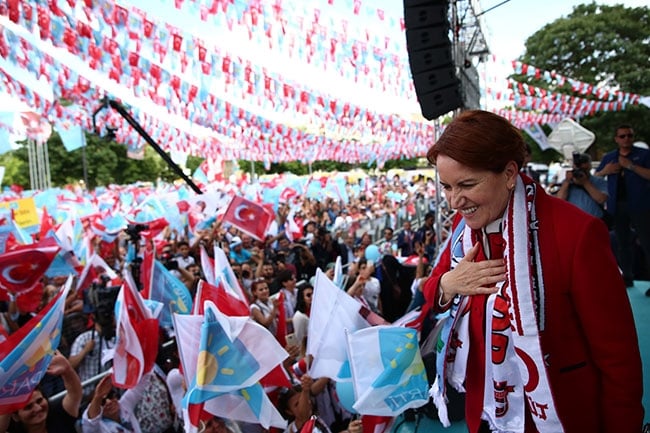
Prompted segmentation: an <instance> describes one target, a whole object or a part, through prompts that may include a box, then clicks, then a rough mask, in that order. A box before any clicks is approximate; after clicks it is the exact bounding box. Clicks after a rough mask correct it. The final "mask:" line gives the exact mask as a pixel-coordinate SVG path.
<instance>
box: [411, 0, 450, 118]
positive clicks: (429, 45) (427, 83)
mask: <svg viewBox="0 0 650 433" xmlns="http://www.w3.org/2000/svg"><path fill="white" fill-rule="evenodd" d="M404 24H405V26H406V48H407V50H408V56H409V66H410V68H411V75H412V77H413V84H414V86H415V93H416V95H417V98H418V102H419V103H420V108H421V110H422V115H423V116H424V117H425V118H426V119H428V120H431V119H435V118H436V117H439V116H441V115H443V114H445V113H447V112H449V111H451V110H454V109H456V108H459V107H461V106H462V96H461V93H460V81H459V80H458V77H457V76H456V67H455V65H454V59H453V56H452V44H451V40H450V38H449V34H450V29H449V18H448V1H446V0H429V1H426V0H404Z"/></svg>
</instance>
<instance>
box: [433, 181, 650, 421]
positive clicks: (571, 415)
mask: <svg viewBox="0 0 650 433" xmlns="http://www.w3.org/2000/svg"><path fill="white" fill-rule="evenodd" d="M536 209H537V215H538V219H539V238H540V250H541V251H540V256H541V262H542V267H543V271H542V272H543V277H544V286H545V294H546V329H545V330H544V331H543V332H541V334H540V335H541V337H540V338H541V347H542V352H543V354H544V356H545V360H546V363H547V372H548V376H549V381H550V387H551V392H552V393H553V397H554V401H555V405H556V408H557V411H558V415H559V417H560V420H561V421H562V424H563V426H564V429H565V432H568V433H572V432H579V433H582V432H594V433H596V432H611V433H627V432H629V433H638V432H639V431H640V430H641V426H642V424H643V415H644V413H643V406H642V404H641V400H642V395H643V383H642V382H643V374H642V368H641V355H640V353H639V345H638V340H637V334H636V328H635V325H634V318H633V315H632V309H631V307H630V302H629V299H628V296H627V290H626V288H625V284H624V282H623V279H622V277H621V275H620V272H619V271H618V266H617V264H616V260H615V258H614V255H613V253H612V250H611V247H610V240H609V234H608V232H607V229H606V228H605V225H604V224H603V223H602V222H601V221H600V220H599V219H597V218H594V217H592V216H590V215H588V214H587V213H585V212H583V211H581V210H580V209H578V208H577V207H575V206H573V205H572V204H569V203H568V202H566V201H562V200H559V199H557V198H555V197H551V196H549V195H548V194H546V193H545V192H543V191H541V190H540V191H539V192H538V194H537V199H536ZM459 221H460V217H457V218H456V220H455V221H454V227H455V226H456V225H457V224H458V222H459ZM449 269H450V253H449V249H448V248H447V250H445V251H444V252H443V254H442V255H441V258H440V261H439V262H438V263H437V264H436V266H435V268H434V270H433V272H432V274H431V276H430V277H429V279H428V280H427V282H426V283H425V286H424V289H423V291H424V295H425V298H426V300H427V306H429V307H433V308H434V310H435V309H436V307H437V306H438V293H437V291H438V282H439V280H440V277H441V276H442V274H444V273H445V272H447V271H448V270H449ZM470 326H471V325H470ZM475 331H476V330H475ZM480 332H483V331H482V330H481V331H480ZM471 333H472V330H470V334H471ZM471 344H472V347H476V346H475V345H474V341H472V343H471ZM477 355H478V356H480V357H481V359H482V358H483V353H481V354H480V355H479V354H474V356H475V357H476V356H477ZM471 357H472V354H470V358H471ZM475 359H476V358H475ZM481 374H483V373H481ZM482 392H483V390H482V389H467V399H466V407H465V412H466V414H476V413H479V414H480V409H481V408H480V407H470V406H472V405H477V404H478V405H481V404H482V396H481V397H480V398H477V396H476V395H472V394H473V393H480V394H482ZM477 402H478V403H477ZM473 418H476V417H475V416H474V417H473ZM529 421H530V422H529ZM479 423H480V421H479V420H476V419H470V417H469V416H468V419H467V424H468V427H469V429H470V432H472V433H474V432H476V431H477V429H478V425H479ZM535 431H536V429H535V426H534V424H532V419H531V418H530V417H527V423H526V432H535Z"/></svg>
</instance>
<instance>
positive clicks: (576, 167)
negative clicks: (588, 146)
mask: <svg viewBox="0 0 650 433" xmlns="http://www.w3.org/2000/svg"><path fill="white" fill-rule="evenodd" d="M590 162H591V158H590V157H589V155H587V154H586V153H580V152H573V170H571V173H572V174H573V177H575V178H576V179H582V178H585V177H587V176H589V173H588V172H587V171H586V170H585V169H583V168H580V166H582V165H584V164H588V163H590Z"/></svg>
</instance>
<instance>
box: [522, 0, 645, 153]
mask: <svg viewBox="0 0 650 433" xmlns="http://www.w3.org/2000/svg"><path fill="white" fill-rule="evenodd" d="M649 41H650V9H649V8H648V7H637V8H629V7H624V6H622V5H616V6H604V5H597V4H596V3H589V4H582V5H578V6H575V7H574V8H573V11H572V13H571V14H569V15H568V16H567V17H564V18H560V19H558V20H555V21H553V22H552V23H549V24H547V25H546V26H544V27H543V28H542V29H540V30H538V31H537V32H535V33H534V34H533V35H532V36H530V37H529V38H528V39H527V40H526V51H525V53H524V55H523V56H522V57H521V58H520V60H521V61H522V62H524V63H526V64H530V65H533V66H535V67H537V68H539V69H542V70H548V71H555V72H557V73H558V74H560V75H563V76H565V77H569V78H572V79H575V80H579V81H582V82H585V83H590V84H594V85H597V86H607V87H609V88H615V89H620V91H622V92H628V93H634V94H639V95H650V63H649V61H648V59H650V43H648V42H649ZM514 78H515V79H516V80H517V81H520V82H527V83H529V84H532V85H535V86H539V87H544V88H547V89H548V90H551V91H553V92H560V93H569V94H572V95H574V96H579V97H583V98H584V97H585V96H584V95H581V94H574V93H572V91H571V88H570V85H569V84H568V83H567V84H565V85H564V86H562V87H560V86H558V84H557V83H555V82H553V83H551V84H548V83H547V82H546V81H543V80H536V79H535V78H533V77H525V76H515V77H514ZM579 121H580V123H581V124H582V125H583V126H584V127H586V128H587V129H589V130H591V131H593V132H594V133H595V134H596V142H595V143H594V145H592V149H590V150H591V153H592V154H594V156H596V157H600V156H601V155H602V153H604V152H606V151H608V150H610V149H612V148H614V147H615V145H614V142H613V135H614V131H615V128H616V127H617V126H618V125H619V124H622V123H629V124H631V125H633V127H634V129H635V132H636V133H637V137H638V139H640V140H643V141H646V142H649V141H650V110H649V109H648V108H647V107H645V106H632V105H628V106H627V108H626V109H625V110H623V111H619V112H601V113H598V114H596V115H594V116H589V117H585V118H583V119H579Z"/></svg>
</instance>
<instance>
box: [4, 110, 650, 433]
mask: <svg viewBox="0 0 650 433" xmlns="http://www.w3.org/2000/svg"><path fill="white" fill-rule="evenodd" d="M632 139H633V131H632V128H631V127H629V126H627V125H623V126H621V127H619V128H618V129H617V131H616V135H615V140H616V142H617V144H618V146H619V147H618V149H617V150H615V151H614V152H611V153H609V154H607V155H606V156H605V157H604V158H603V160H602V161H601V163H600V165H599V167H598V168H597V170H596V173H595V175H594V174H592V173H591V161H590V160H589V159H588V157H585V156H578V157H576V159H575V161H574V162H575V167H574V170H573V171H571V172H569V173H568V174H567V175H566V176H567V177H566V180H565V181H564V182H562V184H561V185H560V186H559V188H558V190H557V192H556V195H557V196H558V197H559V198H560V199H562V200H555V199H552V198H550V197H549V195H548V194H547V193H546V191H545V189H544V188H541V187H540V185H539V184H538V183H536V182H535V181H534V180H533V179H531V178H529V177H528V176H526V175H523V174H522V169H523V168H525V159H526V147H525V145H524V142H523V139H522V137H521V134H520V133H519V132H518V131H517V130H516V129H515V128H514V127H512V126H511V125H510V124H509V123H508V122H507V121H506V120H505V119H503V118H500V117H499V116H496V115H494V114H491V113H487V112H482V111H470V112H467V113H463V114H461V115H460V116H458V117H457V118H456V119H455V120H454V121H453V122H452V123H451V124H450V125H448V126H447V128H446V129H445V132H444V133H443V135H442V136H441V137H440V138H439V140H438V142H437V144H436V145H435V146H433V147H432V148H431V149H430V151H429V154H428V159H429V161H430V162H431V163H432V164H433V165H435V166H436V168H437V170H438V173H439V176H440V182H441V183H440V185H441V188H442V192H443V193H444V194H445V196H446V199H447V203H448V207H447V208H441V209H436V208H435V207H433V206H428V205H425V207H424V211H423V212H422V215H421V218H418V217H419V216H420V215H419V214H420V211H421V209H422V206H421V203H429V202H430V203H434V202H435V201H434V200H433V195H434V194H435V191H436V188H435V185H434V183H433V180H432V179H430V178H425V177H420V178H414V179H410V180H404V179H401V178H400V177H399V176H397V175H396V176H394V177H393V178H391V179H389V178H387V177H386V176H382V177H379V178H378V179H377V180H376V183H375V185H374V188H373V189H368V190H367V191H366V192H365V193H364V194H360V195H359V196H355V197H351V199H350V201H349V202H348V203H343V202H341V201H339V200H335V199H333V198H327V199H325V200H314V199H309V198H306V197H303V196H300V195H298V196H296V197H292V198H291V199H290V200H289V201H281V202H280V203H279V204H278V206H277V209H276V211H275V220H274V221H273V222H272V223H271V225H270V227H269V229H268V230H267V234H266V237H265V238H264V239H255V238H253V237H252V236H251V234H249V233H247V232H244V231H242V230H240V229H238V228H237V226H235V225H231V224H226V223H223V222H222V221H220V220H219V219H216V220H215V221H214V223H213V224H212V225H210V226H209V227H206V228H203V229H199V230H197V231H196V232H194V233H189V232H188V231H185V232H183V233H178V232H176V231H175V230H173V229H170V228H167V229H166V230H164V231H163V232H162V234H161V235H160V236H159V237H158V239H156V240H155V247H156V255H157V257H156V258H157V260H159V261H160V262H161V263H162V264H164V265H165V267H166V268H167V269H169V270H170V272H171V273H172V275H174V277H176V278H178V279H179V280H180V281H181V282H182V283H183V284H184V285H185V286H186V287H187V289H188V291H189V292H190V294H191V296H195V294H196V291H197V286H198V283H199V281H200V280H201V279H204V277H205V275H204V269H203V266H202V261H201V249H204V251H206V252H207V253H208V254H209V255H211V254H212V252H213V251H214V247H215V246H217V247H219V248H221V249H222V250H223V251H224V252H225V254H226V255H227V257H228V258H229V261H230V266H231V268H232V270H233V271H234V274H235V275H236V277H237V279H238V284H239V285H240V287H241V288H242V290H243V293H245V296H246V297H247V299H246V301H247V303H248V304H249V305H250V317H251V318H252V319H253V320H254V321H256V322H258V323H259V324H260V325H262V326H264V327H265V328H267V329H268V330H269V331H270V332H271V333H272V334H274V335H276V334H277V333H278V332H279V327H278V324H279V317H278V316H279V315H281V314H284V315H285V317H284V319H285V323H286V331H285V332H286V335H283V336H282V337H285V338H286V337H290V338H286V341H287V345H286V350H287V352H288V353H289V355H290V356H289V358H287V360H286V361H285V363H284V364H283V365H284V368H285V369H286V370H287V372H288V374H289V375H290V377H291V379H292V381H293V383H294V385H293V386H292V387H291V388H287V389H283V390H280V392H278V393H277V394H276V398H275V399H274V402H275V403H276V405H277V408H278V410H279V412H280V413H281V414H282V415H283V416H284V417H285V418H286V419H287V420H288V422H289V427H288V428H287V431H288V432H290V433H297V432H298V431H300V429H301V428H302V426H303V425H305V424H306V423H307V422H309V421H310V420H312V419H316V420H317V422H316V424H315V425H314V428H315V429H316V430H319V431H321V432H328V431H331V432H333V433H336V432H341V431H349V432H351V433H359V432H360V431H361V428H362V426H361V424H360V421H359V420H357V419H356V418H355V417H354V416H353V414H352V413H351V411H350V410H349V409H350V408H349V407H345V405H344V404H342V403H341V400H340V399H339V398H338V396H337V390H336V386H335V383H334V382H333V381H332V380H331V379H329V378H311V377H310V376H309V375H308V374H307V373H306V369H305V362H306V361H307V362H308V357H307V355H306V348H307V339H308V322H309V316H310V310H311V305H312V296H313V293H314V277H315V275H316V272H317V269H320V270H322V271H323V272H324V273H325V274H326V275H327V276H328V277H329V278H330V279H332V280H334V278H335V272H336V267H337V261H340V264H341V269H342V270H343V272H342V280H341V281H340V282H338V284H340V287H341V289H343V290H345V291H347V293H348V294H349V295H350V296H352V297H353V298H355V299H357V300H358V301H359V302H360V303H361V304H363V305H365V306H366V307H367V308H368V309H369V310H370V311H372V312H374V313H376V314H377V315H379V316H381V317H382V318H383V319H384V320H385V321H386V322H389V323H390V322H393V321H395V320H396V319H398V318H400V317H402V316H403V315H404V314H405V313H406V312H407V311H409V310H411V309H412V308H414V307H415V306H420V307H422V311H423V313H422V314H423V315H427V317H428V318H431V317H435V318H436V319H434V320H440V319H439V318H441V317H447V316H449V317H451V318H452V319H454V318H456V319H458V320H456V319H454V320H452V319H449V320H447V322H446V323H445V324H444V326H442V327H441V329H442V331H441V336H440V338H441V340H440V341H442V342H444V350H447V351H448V352H447V353H446V356H444V357H438V358H439V359H438V360H437V363H438V365H437V367H438V368H437V372H438V375H440V374H442V372H443V371H453V372H454V374H455V375H454V376H453V377H446V378H442V383H444V381H445V380H449V381H450V382H451V384H452V386H454V387H456V388H457V389H458V390H465V391H466V403H465V407H466V410H465V418H466V420H467V425H468V428H469V431H470V432H472V433H476V432H484V431H491V430H494V429H505V430H508V431H521V432H524V431H526V432H528V431H539V432H546V431H562V428H563V429H564V431H568V432H577V431H611V432H613V431H617V432H619V431H620V432H627V431H629V432H632V431H639V428H640V424H641V423H642V419H643V408H642V406H641V393H642V385H641V383H642V374H641V361H640V355H639V350H638V344H637V340H636V331H635V328H634V322H633V320H632V314H631V310H630V305H629V301H628V299H627V294H626V292H625V290H620V289H621V288H624V287H625V285H627V286H630V285H631V284H632V280H633V278H634V274H633V269H632V263H631V261H632V258H631V257H630V256H629V255H628V252H629V251H631V249H630V247H629V246H630V243H631V242H639V244H640V245H641V247H642V248H643V251H644V252H645V253H646V257H647V258H650V243H649V242H650V239H649V237H650V227H649V226H648V224H650V207H649V206H650V201H649V200H647V197H649V196H650V195H649V192H650V186H649V185H650V181H649V180H648V179H650V156H649V153H648V152H647V151H643V150H640V149H637V148H633V147H632V146H631V144H632ZM469 149H471V151H470V150H469ZM602 176H606V177H607V178H606V180H605V179H604V178H603V177H602ZM566 202H569V203H572V204H573V205H575V206H573V205H571V204H569V203H566ZM578 208H581V209H582V210H584V211H586V212H587V213H583V212H581V211H579V210H578ZM436 212H442V213H444V215H442V216H441V218H437V215H436ZM452 213H453V215H454V218H453V223H451V225H449V226H446V227H444V228H445V229H446V230H441V229H442V227H438V226H437V225H436V221H438V222H440V221H444V220H446V218H447V217H448V216H450V215H452ZM587 214H590V215H587ZM606 215H611V216H612V222H611V224H612V225H611V227H612V233H613V235H612V239H614V241H615V242H614V246H613V248H610V237H609V236H608V231H607V230H606V228H605V226H604V225H603V224H601V223H600V222H599V221H598V220H599V219H605V216H606ZM205 217H206V218H207V217H208V216H207V215H206V216H205ZM295 227H298V231H297V232H296V231H295ZM445 231H446V232H447V233H448V234H447V235H445V236H444V237H448V239H444V238H443V232H445ZM89 233H90V232H89ZM378 233H381V234H380V235H379V236H378V235H377V234H378ZM633 234H634V236H633ZM439 237H440V238H439ZM635 239H637V240H635ZM445 240H446V241H447V242H443V241H445ZM95 241H96V243H95V247H96V250H97V252H98V253H101V255H102V257H103V259H104V260H105V261H106V263H108V265H109V266H110V267H111V268H112V269H113V270H115V271H116V272H117V273H118V274H119V273H121V272H122V271H124V270H125V269H128V268H127V266H128V263H127V255H126V252H127V246H128V245H127V244H128V243H129V242H131V241H132V240H130V239H129V237H128V236H127V234H126V233H123V234H121V235H120V236H119V237H118V238H117V239H116V240H115V241H114V242H112V243H111V244H110V245H102V242H101V241H100V240H99V239H95ZM144 242H147V241H144ZM441 245H442V248H440V246H441ZM614 251H615V252H616V255H614V254H612V253H613V252H614ZM504 257H505V259H504ZM618 266H620V269H621V270H622V278H621V272H619V269H618ZM515 267H516V268H517V269H518V272H515ZM648 268H649V269H650V266H649V267H648ZM94 283H95V284H100V285H101V284H104V285H105V283H106V281H102V280H101V279H98V280H96V281H95V282H94ZM62 285H63V279H62V277H54V278H51V279H49V280H47V281H45V284H44V291H43V302H42V303H41V305H42V306H44V305H46V304H47V302H48V301H49V300H50V299H52V297H54V296H55V295H56V293H57V291H58V290H59V288H60V287H61V286H62ZM88 289H89V288H88V287H82V288H81V290H80V292H74V291H71V293H70V295H69V299H68V300H67V302H66V314H65V315H66V317H65V319H64V324H63V332H62V334H63V338H62V342H61V345H60V347H59V351H58V352H57V354H56V355H55V356H54V358H53V361H52V363H51V365H50V368H49V369H48V372H47V374H46V375H45V377H44V379H43V380H42V381H41V383H40V385H39V387H38V388H37V390H36V391H35V392H34V393H33V394H32V396H31V399H30V401H29V402H28V404H27V405H26V406H25V407H23V408H22V409H20V410H18V411H16V412H14V413H12V414H10V415H0V433H4V432H10V433H16V432H31V433H43V432H50V433H51V432H64V431H65V432H67V431H74V430H75V429H76V431H81V432H118V431H119V432H122V431H130V432H142V433H162V432H175V431H182V429H183V420H182V418H181V417H180V415H179V414H180V409H181V407H180V405H181V400H182V396H183V394H184V389H185V388H184V387H185V385H186V384H184V383H183V376H182V374H181V373H180V372H179V357H178V352H177V348H176V345H175V344H174V334H173V331H172V332H169V330H167V329H162V328H161V330H160V333H161V338H160V341H161V345H160V348H159V353H158V357H157V360H156V364H155V367H154V369H153V370H152V371H151V372H150V373H148V374H147V375H146V376H145V377H144V378H143V380H142V381H141V382H140V383H139V384H138V385H137V386H136V387H135V388H133V389H129V390H128V391H126V392H124V391H123V390H120V389H118V388H116V387H115V386H114V385H113V384H112V383H111V378H110V375H108V374H107V373H108V372H109V371H110V364H111V363H110V359H108V358H109V357H107V356H106V355H107V354H109V353H110V352H111V351H112V350H114V349H115V329H114V324H115V323H114V317H112V316H111V314H112V311H111V310H110V309H109V313H108V317H106V314H103V313H105V312H102V311H100V309H99V308H96V307H97V306H93V305H89V304H88V300H87V299H85V298H84V293H85V292H87V290H88ZM646 294H647V295H649V296H650V289H649V291H648V293H646ZM5 307H6V312H4V313H3V314H2V315H1V316H0V319H1V323H0V325H3V327H4V328H5V329H6V330H7V331H8V333H12V332H16V331H17V330H18V329H19V328H20V327H21V326H22V325H23V324H25V323H26V322H27V321H28V320H29V318H30V317H31V316H32V315H33V313H34V312H25V311H20V310H19V309H18V308H17V306H16V303H15V302H14V299H11V300H10V301H9V302H8V303H6V305H5ZM93 307H95V308H93ZM463 311H465V312H467V314H460V312H463ZM508 313H509V314H508ZM604 317H608V318H609V319H608V320H606V321H605V320H603V318H604ZM461 319H462V320H461ZM463 320H465V321H466V323H465V324H464V325H462V326H461V323H462V322H463ZM486 333H491V334H492V336H491V339H492V340H491V341H492V345H491V347H490V345H488V344H486V336H485V335H486ZM525 337H529V338H525ZM283 340H284V338H283ZM461 341H464V342H466V344H464V345H463V344H461ZM463 348H464V349H463ZM522 353H523V354H525V355H526V361H527V362H526V363H525V367H524V365H523V364H521V363H519V362H518V361H517V359H518V357H517V356H516V355H515V354H519V358H521V357H522V355H521V354H522ZM445 362H446V363H447V367H448V368H443V364H444V363H445ZM522 368H526V369H528V371H527V372H524V371H522ZM532 374H534V375H535V377H537V378H539V381H538V382H537V383H535V385H534V386H533V385H531V383H530V382H529V383H528V384H526V383H525V381H526V378H527V377H528V378H530V377H532V376H531V375H532ZM102 375H103V376H102ZM430 379H431V380H432V381H433V378H430ZM82 382H83V383H84V384H85V385H84V386H82ZM438 383H440V382H438ZM434 388H435V385H434ZM436 391H437V394H436V392H434V398H433V400H434V402H435V403H436V404H437V405H443V404H444V402H445V389H444V387H439V388H438V389H437V390H436ZM61 395H63V397H62V398H61ZM53 396H55V397H54V398H53ZM48 399H50V400H49V402H48ZM314 416H316V418H314ZM441 418H442V417H441ZM201 429H202V431H205V432H210V431H219V432H221V433H225V432H230V433H238V432H243V433H249V432H250V433H253V432H259V431H261V430H262V429H261V426H259V425H251V424H246V423H242V422H237V421H235V420H229V419H222V418H218V417H214V418H212V419H206V420H204V421H202V424H201ZM635 429H636V430H635Z"/></svg>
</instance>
